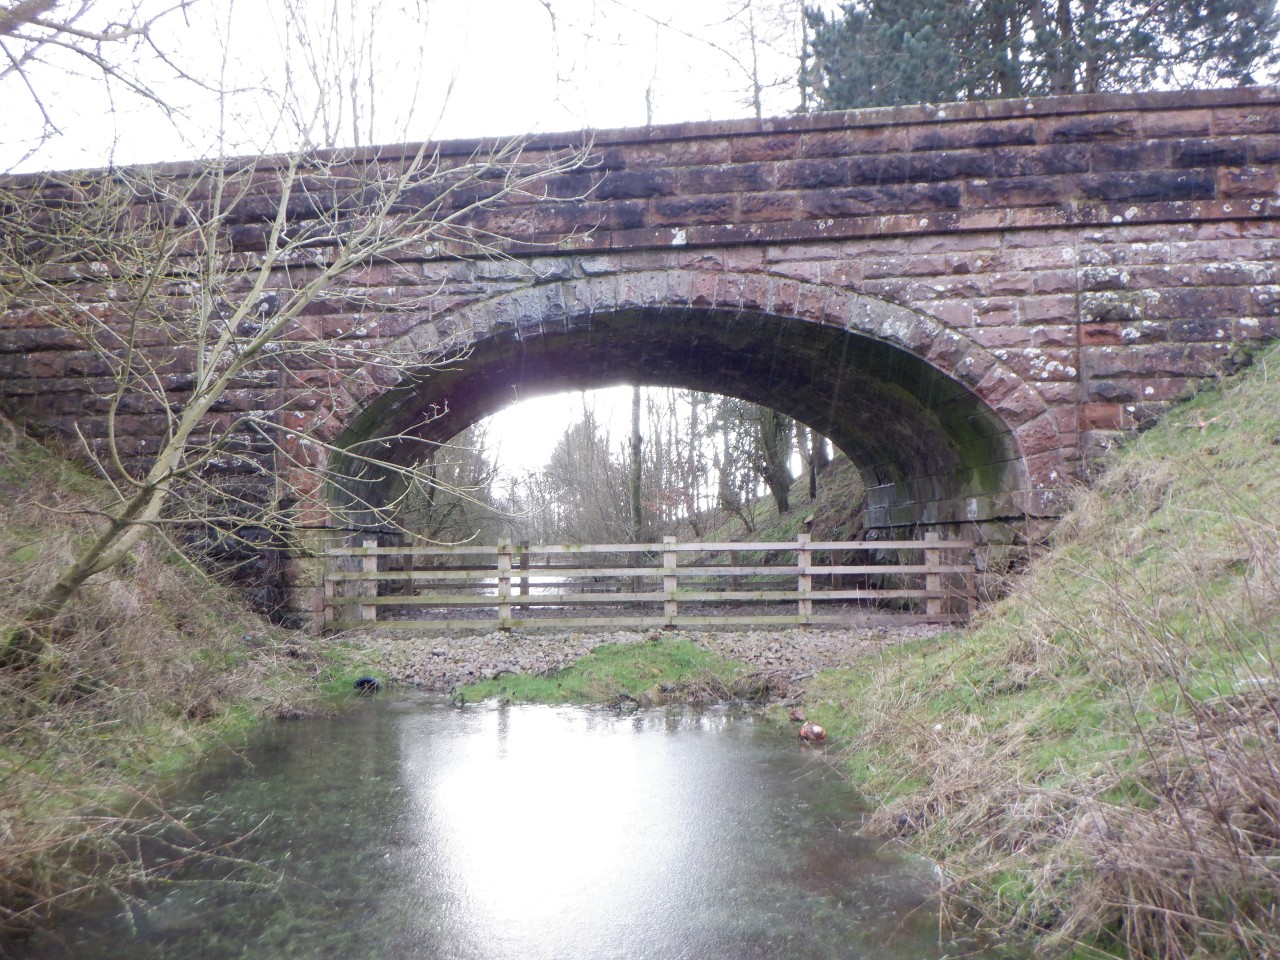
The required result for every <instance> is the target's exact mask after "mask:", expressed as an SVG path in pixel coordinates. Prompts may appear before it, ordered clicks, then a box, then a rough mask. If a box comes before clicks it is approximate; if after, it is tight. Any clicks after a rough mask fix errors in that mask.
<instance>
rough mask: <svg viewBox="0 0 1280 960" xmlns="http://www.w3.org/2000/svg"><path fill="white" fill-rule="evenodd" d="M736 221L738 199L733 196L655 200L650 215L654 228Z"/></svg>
mask: <svg viewBox="0 0 1280 960" xmlns="http://www.w3.org/2000/svg"><path fill="white" fill-rule="evenodd" d="M736 219H737V198H736V197H734V196H733V195H732V194H715V195H709V196H701V197H674V198H670V199H662V200H654V201H651V206H650V215H649V223H650V224H651V225H653V226H685V225H687V224H700V223H731V222H733V221H734V220H736Z"/></svg>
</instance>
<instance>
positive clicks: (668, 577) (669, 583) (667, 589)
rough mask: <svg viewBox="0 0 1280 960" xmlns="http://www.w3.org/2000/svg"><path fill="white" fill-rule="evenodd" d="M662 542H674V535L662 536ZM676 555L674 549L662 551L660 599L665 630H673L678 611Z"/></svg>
mask: <svg viewBox="0 0 1280 960" xmlns="http://www.w3.org/2000/svg"><path fill="white" fill-rule="evenodd" d="M662 542H663V543H664V544H665V543H675V542H676V538H675V537H663V538H662ZM676 556H677V553H676V551H675V550H663V551H662V592H663V594H664V595H665V599H663V601H662V615H663V617H665V618H666V621H667V622H666V623H665V624H664V625H663V628H664V629H666V630H674V629H675V627H676V615H677V614H678V613H679V610H678V609H677V601H676V586H677V584H678V583H679V580H678V578H677V576H676Z"/></svg>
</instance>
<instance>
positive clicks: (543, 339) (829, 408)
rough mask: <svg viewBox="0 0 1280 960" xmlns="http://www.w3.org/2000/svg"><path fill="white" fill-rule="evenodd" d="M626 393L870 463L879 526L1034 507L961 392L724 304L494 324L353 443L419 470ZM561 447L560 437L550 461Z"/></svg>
mask: <svg viewBox="0 0 1280 960" xmlns="http://www.w3.org/2000/svg"><path fill="white" fill-rule="evenodd" d="M894 309H895V310H896V309H899V308H894ZM619 383H642V384H650V385H658V386H673V387H683V388H689V389H694V390H701V391H707V392H712V393H720V394H726V395H730V396H735V397H739V398H742V399H744V400H749V401H751V402H754V403H758V404H763V405H765V406H769V407H772V408H774V409H776V410H778V411H780V412H782V413H785V414H787V415H788V416H791V417H793V418H795V419H796V420H798V421H800V422H802V423H805V424H807V425H808V426H810V427H812V428H814V429H815V430H817V431H818V432H820V433H822V434H824V435H825V436H827V437H828V438H830V439H831V441H832V442H833V443H834V444H835V445H836V446H837V447H839V448H840V449H841V450H842V451H844V452H845V453H846V454H847V455H848V456H849V457H850V459H851V460H852V461H853V462H854V463H855V464H857V465H858V467H859V469H860V470H861V472H862V474H863V476H864V479H865V481H866V485H867V488H868V491H869V492H868V522H869V525H870V526H872V527H900V526H914V525H924V526H928V525H941V524H956V523H964V522H967V521H978V522H981V521H988V520H1002V521H1004V520H1016V519H1017V518H1019V517H1021V516H1023V515H1024V514H1025V512H1026V509H1027V501H1028V498H1027V489H1026V488H1027V473H1026V469H1025V465H1024V461H1023V455H1022V452H1020V450H1019V445H1018V442H1017V437H1016V435H1015V434H1014V433H1013V432H1012V430H1011V428H1010V426H1009V425H1008V424H1006V423H1004V422H1003V421H1002V419H1001V417H1000V416H999V415H998V414H997V413H996V412H995V411H994V410H993V409H992V408H991V407H990V406H989V405H988V404H987V403H986V402H984V401H983V400H982V399H981V398H980V397H979V396H978V395H977V394H976V393H975V392H974V391H973V390H972V389H970V388H969V387H967V386H965V385H964V384H963V383H961V382H960V381H959V380H957V379H955V378H953V377H951V376H948V375H947V374H945V373H943V372H942V371H940V370H939V369H937V368H936V367H935V366H933V365H931V364H930V363H929V362H927V361H926V360H925V359H923V358H922V357H920V356H917V355H916V354H914V353H912V352H911V351H909V350H907V349H905V348H903V347H902V346H899V345H896V344H894V343H892V342H890V341H888V340H886V339H880V338H877V337H874V336H870V335H868V334H867V333H865V332H862V331H858V330H851V329H848V328H847V327H841V326H836V325H831V324H822V323H815V322H813V321H811V320H805V319H796V318H794V317H787V316H779V315H776V314H772V313H769V312H765V311H755V310H743V309H723V308H717V307H714V306H708V307H702V306H696V305H692V304H684V305H680V306H636V307H624V308H621V309H607V308H600V307H597V308H596V309H594V310H592V311H590V312H584V313H581V314H572V313H567V312H566V313H564V314H562V315H560V316H558V317H556V318H555V319H554V321H553V322H548V319H547V318H546V317H537V318H535V317H526V318H517V319H516V320H514V321H513V322H507V323H500V324H495V325H494V328H490V329H489V330H487V331H484V332H481V333H479V335H477V336H475V337H474V339H472V341H471V342H470V344H469V349H468V352H467V353H466V355H465V356H464V357H462V358H460V359H458V360H456V361H454V362H451V363H449V364H447V366H446V368H445V369H424V370H423V372H422V374H421V375H420V376H416V377H411V378H407V379H406V380H405V381H403V382H402V383H401V384H400V385H398V386H397V387H395V388H393V389H391V390H389V391H387V392H386V393H384V394H383V395H382V396H380V397H379V398H378V399H377V400H375V401H374V402H373V403H371V404H370V405H369V406H367V407H366V408H365V409H364V410H363V411H362V412H361V413H360V415H359V416H358V417H357V418H356V419H355V420H354V421H353V422H352V423H351V425H350V427H349V428H348V430H347V431H346V433H345V435H344V436H343V438H342V440H341V441H340V445H341V446H344V447H346V448H348V449H352V450H360V449H362V446H361V445H362V444H363V443H366V442H373V441H377V440H378V439H379V438H385V437H397V436H398V437H401V438H402V439H400V440H398V441H392V442H391V444H390V446H387V447H383V448H382V449H380V450H379V451H378V455H379V456H382V457H385V458H387V459H388V460H390V461H392V462H396V463H405V464H407V463H410V462H414V461H416V460H418V459H420V458H421V457H422V456H423V453H424V449H425V448H424V442H426V443H443V442H447V441H448V440H449V439H451V438H452V437H454V436H455V435H456V434H457V433H459V432H460V431H461V430H463V429H465V428H466V427H468V426H470V425H472V424H473V423H476V422H478V421H480V420H482V419H484V418H485V417H487V416H489V415H491V414H493V413H496V412H497V411H499V410H500V409H502V408H503V407H505V406H507V405H509V404H511V403H514V402H517V401H519V400H525V399H529V398H531V397H535V396H539V395H543V394H548V393H555V392H560V391H564V390H577V389H592V388H596V387H603V386H610V385H614V384H619ZM557 439H558V437H554V436H548V437H547V443H548V448H550V446H551V445H552V444H554V443H555V441H556V440H557ZM333 471H334V474H335V475H343V476H350V477H355V478H356V479H355V480H354V481H352V480H347V481H345V490H341V489H340V488H341V486H342V485H337V484H335V486H334V489H335V490H336V491H340V492H338V493H336V494H335V497H336V498H337V499H338V500H339V501H344V500H346V501H348V502H347V503H342V502H338V503H336V504H335V506H337V507H339V508H342V507H344V506H345V507H348V508H349V507H350V505H351V503H353V502H367V503H374V504H380V503H383V502H384V501H385V498H386V497H387V496H388V495H389V492H390V491H391V490H392V489H393V484H392V483H391V480H390V477H389V473H388V471H386V470H385V469H377V468H373V467H368V466H363V465H358V464H357V463H356V461H355V460H354V458H351V457H343V456H339V457H337V458H335V461H334V463H333ZM355 515H356V517H355V518H356V520H357V521H360V519H361V516H360V512H359V511H355ZM364 519H365V521H366V522H367V520H368V514H365V515H364Z"/></svg>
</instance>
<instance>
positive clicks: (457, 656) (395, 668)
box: [343, 627, 939, 691]
mask: <svg viewBox="0 0 1280 960" xmlns="http://www.w3.org/2000/svg"><path fill="white" fill-rule="evenodd" d="M937 632H939V628H935V627H906V628H888V627H880V628H861V629H845V630H815V629H809V630H802V629H798V628H797V629H775V630H740V631H678V632H673V633H669V634H663V633H662V631H655V630H618V631H613V632H609V633H574V632H558V631H544V630H535V631H528V632H517V631H513V632H511V633H500V632H494V633H470V634H456V635H453V636H450V637H443V636H440V635H428V636H411V635H410V636H406V635H397V634H373V633H351V634H347V635H345V636H344V638H343V639H345V640H347V641H348V642H351V643H354V644H355V645H356V646H357V647H359V648H360V649H362V650H363V651H364V655H365V657H366V658H367V659H366V664H367V666H368V667H369V668H370V669H375V670H381V671H383V672H385V673H386V675H387V677H388V678H389V679H391V680H393V681H396V682H399V683H407V684H412V685H414V686H418V687H422V688H424V689H427V690H440V691H448V690H450V689H452V688H454V687H456V686H460V685H463V684H467V683H473V682H475V681H477V680H487V679H490V678H492V677H495V676H498V675H500V674H504V673H517V674H518V673H532V674H543V673H549V672H551V671H553V670H558V669H560V668H562V667H567V666H568V665H569V664H571V663H573V662H574V661H575V660H577V659H578V658H579V657H582V656H584V655H586V654H587V653H590V652H591V651H592V650H593V649H595V648H596V647H598V646H601V645H604V644H616V643H639V642H642V641H644V640H647V639H650V638H652V637H658V636H678V637H683V638H685V639H687V640H690V641H692V642H693V643H695V644H697V645H698V646H700V647H702V648H703V649H706V650H709V651H711V652H713V653H717V654H720V655H721V656H724V657H729V658H731V659H734V660H740V661H742V662H744V663H748V664H752V665H753V666H756V667H760V668H762V669H768V670H780V671H782V672H784V673H786V674H787V675H788V676H789V677H794V678H798V677H801V676H804V675H807V674H810V673H814V672H816V671H819V670H827V669H833V668H840V667H848V666H852V665H854V664H855V663H856V662H857V661H858V660H859V659H861V658H862V657H865V656H867V655H868V654H869V653H874V652H875V651H877V650H880V649H882V648H884V647H888V646H893V645H895V644H898V643H902V642H904V641H906V640H910V639H915V638H917V637H922V636H930V635H932V634H935V633H937Z"/></svg>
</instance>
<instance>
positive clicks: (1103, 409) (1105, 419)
mask: <svg viewBox="0 0 1280 960" xmlns="http://www.w3.org/2000/svg"><path fill="white" fill-rule="evenodd" d="M1132 426H1133V418H1132V417H1131V416H1130V415H1129V413H1128V412H1127V411H1126V410H1125V408H1124V405H1123V404H1119V403H1086V404H1085V405H1084V406H1083V408H1082V409H1081V411H1080V428H1081V429H1082V430H1128V429H1129V428H1131V427H1132Z"/></svg>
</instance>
